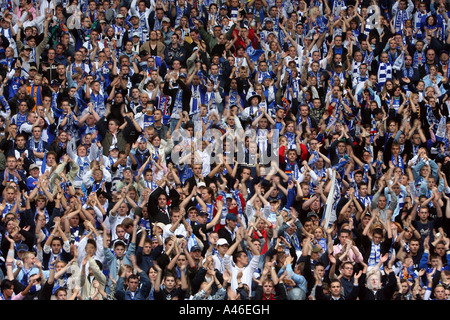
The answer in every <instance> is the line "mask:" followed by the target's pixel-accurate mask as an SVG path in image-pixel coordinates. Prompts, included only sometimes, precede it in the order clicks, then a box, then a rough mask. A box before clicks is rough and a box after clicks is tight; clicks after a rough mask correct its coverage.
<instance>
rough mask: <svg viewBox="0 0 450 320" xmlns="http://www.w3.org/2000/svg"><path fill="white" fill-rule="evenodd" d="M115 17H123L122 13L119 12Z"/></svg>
mask: <svg viewBox="0 0 450 320" xmlns="http://www.w3.org/2000/svg"><path fill="white" fill-rule="evenodd" d="M116 18H125V17H124V15H123V14H121V13H119V14H118V15H117V16H116Z"/></svg>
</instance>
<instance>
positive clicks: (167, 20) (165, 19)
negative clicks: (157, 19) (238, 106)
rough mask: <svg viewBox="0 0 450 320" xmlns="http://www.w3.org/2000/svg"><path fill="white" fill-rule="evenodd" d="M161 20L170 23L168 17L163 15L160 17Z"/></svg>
mask: <svg viewBox="0 0 450 320" xmlns="http://www.w3.org/2000/svg"><path fill="white" fill-rule="evenodd" d="M162 22H168V23H170V19H169V18H168V17H164V18H162Z"/></svg>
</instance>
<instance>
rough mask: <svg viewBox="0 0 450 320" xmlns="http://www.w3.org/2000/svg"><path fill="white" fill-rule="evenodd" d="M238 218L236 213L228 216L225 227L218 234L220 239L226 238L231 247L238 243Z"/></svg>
mask: <svg viewBox="0 0 450 320" xmlns="http://www.w3.org/2000/svg"><path fill="white" fill-rule="evenodd" d="M236 226H237V216H236V215H235V214H234V213H229V214H227V217H226V218H225V227H223V228H221V229H219V231H218V232H217V234H218V235H219V238H224V239H225V240H227V242H228V243H229V244H230V246H231V245H233V243H234V242H235V241H236V231H237V227H236Z"/></svg>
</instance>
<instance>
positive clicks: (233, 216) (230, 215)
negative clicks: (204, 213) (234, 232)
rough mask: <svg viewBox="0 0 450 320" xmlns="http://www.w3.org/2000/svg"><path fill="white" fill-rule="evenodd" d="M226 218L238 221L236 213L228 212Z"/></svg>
mask: <svg viewBox="0 0 450 320" xmlns="http://www.w3.org/2000/svg"><path fill="white" fill-rule="evenodd" d="M226 219H227V220H232V221H237V217H236V215H235V214H234V213H229V214H227V217H226Z"/></svg>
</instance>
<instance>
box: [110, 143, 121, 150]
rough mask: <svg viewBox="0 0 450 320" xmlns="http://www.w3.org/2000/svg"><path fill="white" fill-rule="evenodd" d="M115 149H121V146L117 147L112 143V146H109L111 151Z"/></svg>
mask: <svg viewBox="0 0 450 320" xmlns="http://www.w3.org/2000/svg"><path fill="white" fill-rule="evenodd" d="M114 149H117V150H119V147H117V146H116V145H115V144H113V145H111V147H109V151H112V150H114Z"/></svg>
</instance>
